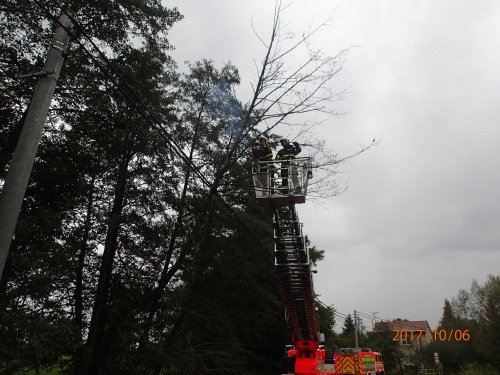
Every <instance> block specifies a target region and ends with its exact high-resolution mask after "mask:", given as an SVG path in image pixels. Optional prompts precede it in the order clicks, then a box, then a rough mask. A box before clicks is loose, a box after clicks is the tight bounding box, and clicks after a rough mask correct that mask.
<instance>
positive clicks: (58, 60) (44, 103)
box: [0, 11, 72, 278]
mask: <svg viewBox="0 0 500 375" xmlns="http://www.w3.org/2000/svg"><path fill="white" fill-rule="evenodd" d="M68 13H70V12H69V11H68ZM70 14H71V13H70ZM59 23H60V24H59V26H58V27H57V28H56V29H55V31H54V35H53V37H52V41H51V43H50V47H49V49H48V52H47V59H46V60H45V64H44V66H43V70H42V71H41V72H37V73H32V74H28V75H25V76H22V78H26V77H39V78H38V82H37V85H36V89H35V92H34V94H33V98H32V99H31V103H30V106H29V109H28V113H27V114H26V120H25V121H24V124H23V129H22V131H21V135H20V136H19V140H18V141H17V145H16V150H15V152H14V156H13V158H12V161H11V163H10V167H9V171H8V172H7V177H6V178H5V184H4V186H3V190H2V193H1V195H0V278H1V277H2V274H3V269H4V267H5V262H6V260H7V256H8V254H9V248H10V244H11V242H12V237H13V236H14V231H15V228H16V222H17V219H18V217H19V212H20V211H21V206H22V203H23V199H24V194H25V193H26V187H27V186H28V181H29V178H30V175H31V170H32V168H33V163H34V160H35V155H36V151H37V149H38V144H39V143H40V138H41V136H42V132H43V126H44V124H45V121H46V119H47V114H48V112H49V108H50V103H51V101H52V97H53V95H54V91H55V88H56V85H57V80H58V79H59V74H60V72H61V67H62V64H63V62H64V55H65V53H66V49H67V47H68V43H69V38H70V37H69V34H68V32H67V31H66V30H65V29H69V28H70V27H71V26H72V22H71V19H70V18H69V17H68V16H67V15H66V14H65V13H64V12H63V13H62V14H61V16H60V17H59ZM61 25H62V26H61Z"/></svg>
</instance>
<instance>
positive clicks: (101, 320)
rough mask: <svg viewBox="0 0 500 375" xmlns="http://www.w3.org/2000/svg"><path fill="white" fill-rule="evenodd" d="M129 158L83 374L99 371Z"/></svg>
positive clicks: (121, 181)
mask: <svg viewBox="0 0 500 375" xmlns="http://www.w3.org/2000/svg"><path fill="white" fill-rule="evenodd" d="M130 159H131V156H130V155H126V154H125V155H123V156H122V160H121V162H120V166H119V170H118V178H117V182H116V189H115V197H114V200H113V208H112V210H111V214H110V217H109V223H108V231H107V233H106V242H105V245H104V253H103V255H102V263H101V268H100V271H99V281H98V284H97V292H96V296H95V301H94V307H93V311H92V319H91V322H90V329H89V335H88V339H87V343H86V348H85V359H84V364H83V367H82V369H81V371H80V374H88V375H94V374H97V373H99V372H98V369H99V367H100V364H101V363H100V362H101V359H102V358H101V354H102V353H103V351H104V348H103V345H102V344H103V336H104V331H105V327H106V322H107V312H108V307H109V306H108V301H109V289H110V285H111V277H112V273H113V261H114V258H115V253H116V249H117V246H118V233H119V227H120V222H121V215H122V210H123V202H124V198H125V188H126V184H127V172H128V165H129V162H130Z"/></svg>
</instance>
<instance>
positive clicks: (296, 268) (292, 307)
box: [273, 204, 318, 342]
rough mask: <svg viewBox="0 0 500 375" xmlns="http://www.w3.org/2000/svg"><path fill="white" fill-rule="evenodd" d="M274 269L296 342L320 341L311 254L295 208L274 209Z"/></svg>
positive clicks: (291, 206)
mask: <svg viewBox="0 0 500 375" xmlns="http://www.w3.org/2000/svg"><path fill="white" fill-rule="evenodd" d="M273 222H274V242H275V254H276V261H275V266H276V270H277V272H278V276H279V279H280V283H281V288H282V290H283V294H284V297H285V306H286V318H287V323H288V325H289V328H290V330H291V333H292V339H293V341H294V342H295V341H298V340H317V339H318V325H317V321H316V312H315V311H314V287H313V281H312V274H311V266H310V263H309V254H308V252H307V249H306V246H305V239H304V236H303V235H302V224H301V223H300V222H299V219H298V216H297V212H296V211H295V206H294V205H293V204H292V205H288V206H279V207H275V208H274V220H273Z"/></svg>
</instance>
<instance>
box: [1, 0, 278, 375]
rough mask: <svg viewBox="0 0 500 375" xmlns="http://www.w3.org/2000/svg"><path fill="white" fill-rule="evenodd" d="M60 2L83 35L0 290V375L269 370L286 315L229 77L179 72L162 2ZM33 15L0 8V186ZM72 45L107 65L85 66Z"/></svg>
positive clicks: (172, 16) (43, 34)
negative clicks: (67, 5)
mask: <svg viewBox="0 0 500 375" xmlns="http://www.w3.org/2000/svg"><path fill="white" fill-rule="evenodd" d="M70 6H71V8H72V9H73V10H74V11H76V13H77V15H78V22H79V24H80V25H82V26H83V27H84V29H78V28H76V29H75V30H74V33H75V34H74V35H72V40H71V44H70V51H69V54H68V58H67V59H66V61H65V65H64V69H63V73H62V76H61V78H60V81H59V85H58V89H57V91H56V96H55V98H54V100H53V105H52V107H51V110H50V113H49V119H48V123H47V124H46V128H45V131H44V134H43V139H42V141H41V144H40V147H39V150H38V154H37V159H36V162H35V166H34V170H33V174H32V177H31V180H30V184H29V187H28V190H27V193H26V199H25V203H24V205H23V209H22V212H21V215H20V218H19V223H18V226H17V230H16V236H15V239H14V241H13V244H12V246H11V250H10V254H9V258H8V262H7V264H6V268H5V271H4V274H3V278H2V281H1V293H0V335H1V337H2V340H0V358H1V359H0V372H2V373H6V374H11V373H15V372H23V371H24V370H29V369H34V370H35V369H44V371H55V372H59V371H64V372H74V373H81V374H96V373H120V374H127V373H131V374H132V373H133V374H138V373H140V374H145V373H162V374H192V373H204V374H210V373H214V374H237V373H245V374H252V373H255V374H266V373H269V374H271V373H278V372H279V371H280V366H281V363H280V361H281V357H282V356H283V347H284V344H285V342H286V340H287V332H286V329H285V327H284V322H283V308H284V307H283V303H282V300H281V296H280V292H279V289H278V283H277V280H276V278H275V274H274V270H273V262H272V258H271V256H272V253H271V251H270V249H272V232H271V230H272V228H271V226H270V217H271V216H270V213H269V212H268V211H267V210H266V209H265V208H262V207H259V206H256V205H255V203H254V202H253V200H252V199H251V197H252V191H251V181H250V180H249V175H248V170H249V160H248V157H246V156H244V157H240V155H243V154H245V147H246V146H247V145H246V144H245V143H242V142H241V141H242V139H243V138H242V135H241V132H240V131H239V129H238V126H242V125H241V122H238V121H241V120H242V116H244V115H245V108H244V107H243V106H242V105H241V104H240V103H239V101H238V100H236V99H235V98H234V95H233V92H234V90H233V88H234V86H235V85H237V84H238V83H239V76H238V72H237V70H236V68H235V67H234V66H232V65H230V64H228V65H226V66H224V67H223V68H222V69H220V70H218V69H216V68H215V67H214V66H213V64H212V63H211V62H209V61H202V62H198V63H194V64H192V65H191V66H190V71H189V72H188V73H187V74H183V75H182V74H179V73H178V72H177V69H176V66H175V64H174V63H173V61H172V60H171V58H170V57H169V56H168V51H169V49H170V48H171V46H170V44H169V41H168V40H167V38H166V36H167V31H168V29H169V28H170V27H171V26H172V25H173V24H174V23H175V22H177V21H178V20H180V19H181V18H182V16H181V15H180V14H179V12H178V11H177V9H167V8H165V7H164V6H163V5H162V4H161V3H160V1H156V0H151V1H141V2H137V1H127V0H123V1H119V2H100V1H90V2H87V1H86V2H80V1H73V2H71V4H70ZM47 10H48V11H49V12H50V13H52V14H58V13H59V12H60V9H58V7H57V3H56V2H52V1H40V2H38V1H37V2H35V3H31V2H24V1H5V2H3V3H2V6H1V8H0V12H1V13H0V19H1V21H2V27H1V28H0V33H1V38H0V50H1V51H2V58H1V61H0V68H1V72H2V75H1V86H0V87H1V90H0V95H1V104H2V105H1V111H0V123H1V128H0V155H1V158H0V163H1V164H0V168H1V174H0V178H1V179H3V178H5V173H6V170H7V168H8V163H9V160H10V158H11V156H12V153H13V151H14V147H15V143H16V140H17V137H18V134H19V132H20V129H21V127H22V124H23V118H24V114H25V113H26V110H27V107H28V104H29V102H30V95H31V93H32V91H33V88H34V84H35V81H31V80H30V79H19V75H20V74H22V73H29V72H32V71H36V70H37V69H38V70H39V69H40V67H41V65H42V64H43V58H44V53H45V49H46V46H47V45H48V42H49V40H50V36H51V33H52V29H53V24H52V23H51V22H47V13H46V11H47ZM27 14H28V15H29V17H26V15H27ZM26 21H27V22H26ZM84 33H86V34H89V35H92V38H93V41H94V42H97V44H98V45H99V46H100V48H101V50H103V51H106V56H107V59H108V60H109V61H110V62H111V63H112V64H113V66H114V67H115V69H116V70H110V69H109V67H108V68H106V61H105V60H104V59H103V58H102V57H99V56H98V54H97V53H96V52H95V50H94V51H93V52H92V53H93V55H94V56H96V57H98V59H97V60H92V59H90V58H89V57H88V56H87V55H86V53H85V51H84V50H83V49H82V48H80V47H81V44H83V45H84V46H86V47H87V48H88V49H89V50H92V48H91V47H92V45H91V44H90V42H89V41H88V40H86V39H85V34H84ZM98 64H100V65H102V66H103V67H104V69H101V68H99V66H98ZM113 81H115V82H118V85H117V84H114V83H113ZM125 82H126V84H125ZM128 88H131V89H132V90H133V92H134V93H135V94H136V95H137V96H131V95H130V91H127V90H128ZM143 103H147V106H148V110H145V109H144V107H143V106H142V104H143ZM221 103H222V104H223V105H221ZM235 113H236V114H235ZM240 130H241V129H240ZM247 130H248V129H247ZM247 136H248V135H247ZM236 141H237V142H236ZM172 144H174V145H175V146H174V147H177V149H178V150H179V149H180V150H182V151H183V152H184V155H185V156H184V157H181V155H180V154H179V153H178V152H176V151H175V150H174V148H173V146H172ZM195 169H196V170H197V171H198V173H194V172H193V171H194V170H195ZM207 184H210V185H209V186H207ZM220 194H222V195H223V197H224V199H225V201H226V202H227V203H228V205H229V206H230V207H232V210H233V213H232V214H231V213H230V212H229V211H228V210H227V208H225V207H224V206H223V205H222V204H221V201H220V199H219V198H218V196H219V195H220ZM234 214H235V215H237V218H235V217H234V216H232V215H234ZM242 223H244V224H242ZM249 233H253V237H252V235H250V234H249ZM255 238H262V239H263V240H262V241H261V242H256V241H255Z"/></svg>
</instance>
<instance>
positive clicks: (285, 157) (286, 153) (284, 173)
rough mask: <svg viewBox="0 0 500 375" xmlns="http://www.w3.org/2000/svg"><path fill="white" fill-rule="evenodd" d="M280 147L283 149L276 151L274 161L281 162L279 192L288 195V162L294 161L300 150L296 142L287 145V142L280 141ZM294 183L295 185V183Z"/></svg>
mask: <svg viewBox="0 0 500 375" xmlns="http://www.w3.org/2000/svg"><path fill="white" fill-rule="evenodd" d="M281 145H282V146H283V148H282V149H281V150H279V151H278V153H277V154H276V160H281V161H282V162H281V163H280V164H281V166H280V168H281V178H282V184H281V186H282V188H281V189H280V192H281V193H282V194H288V174H289V172H290V162H289V160H292V159H295V156H296V155H298V154H299V153H300V152H301V151H302V149H301V148H300V145H299V144H298V143H297V142H293V144H291V143H289V142H288V140H282V141H281ZM292 182H294V184H295V185H297V182H298V181H297V182H295V181H292ZM295 187H296V188H297V186H295Z"/></svg>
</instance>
